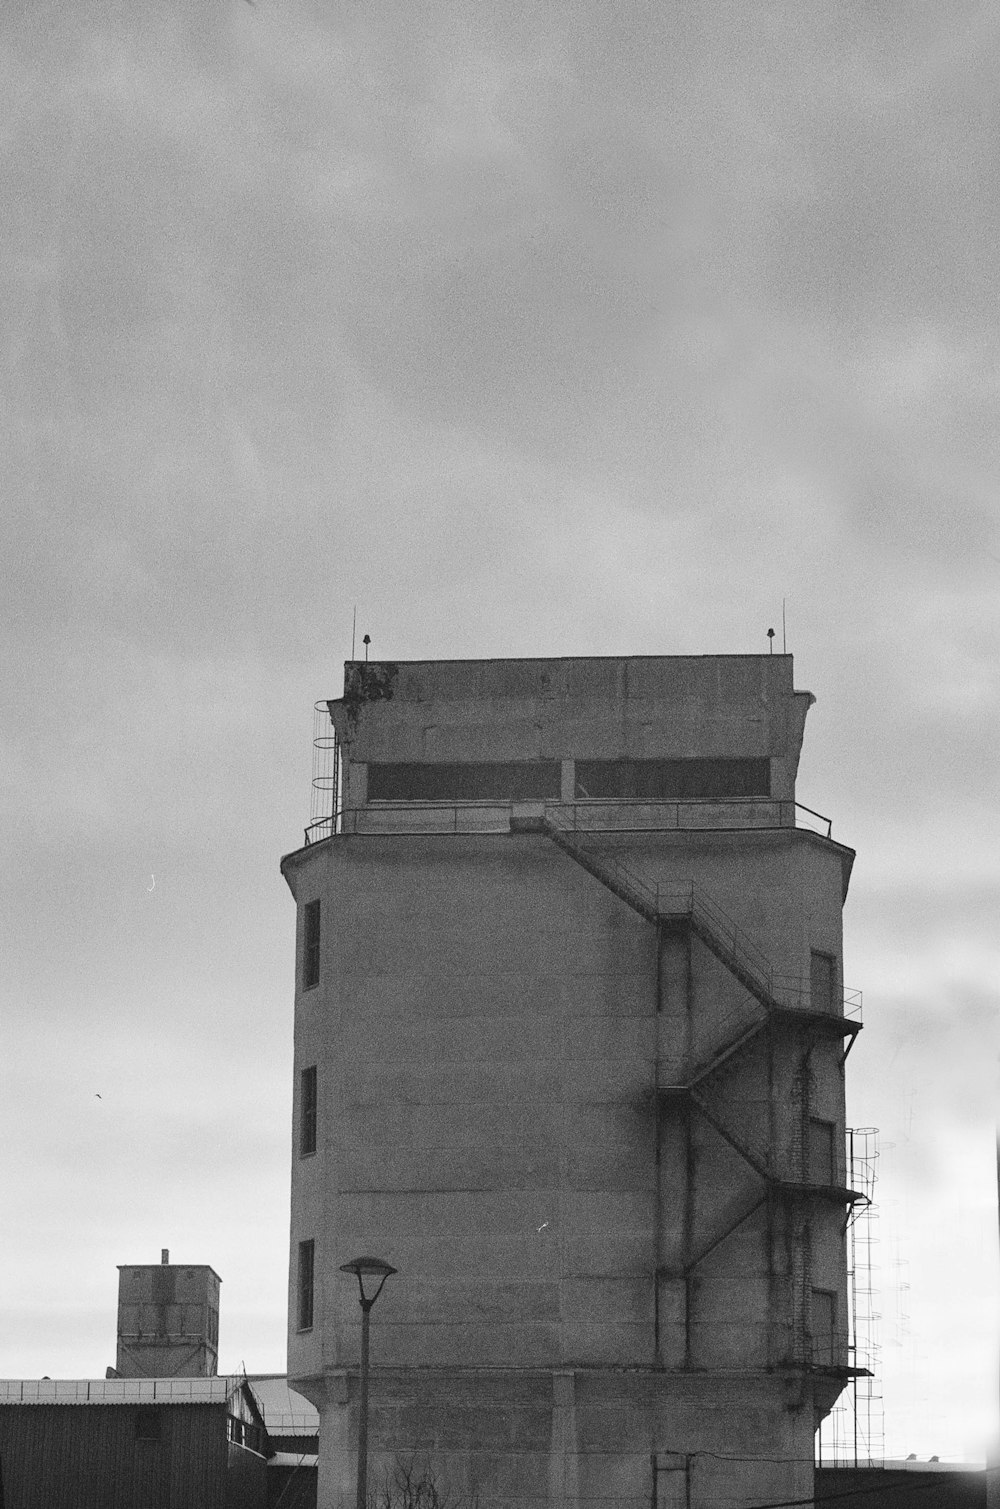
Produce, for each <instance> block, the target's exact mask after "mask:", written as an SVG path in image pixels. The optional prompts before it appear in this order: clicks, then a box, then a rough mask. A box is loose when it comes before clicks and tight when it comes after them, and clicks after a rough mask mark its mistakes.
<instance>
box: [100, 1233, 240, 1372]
mask: <svg viewBox="0 0 1000 1509" xmlns="http://www.w3.org/2000/svg"><path fill="white" fill-rule="evenodd" d="M221 1283H222V1280H221V1279H220V1277H219V1275H218V1274H217V1273H216V1272H215V1269H214V1268H209V1267H207V1266H206V1265H205V1264H203V1263H171V1262H170V1253H169V1252H168V1251H167V1249H166V1248H164V1249H163V1252H162V1255H161V1260H160V1262H159V1263H133V1264H120V1265H119V1268H118V1350H117V1356H116V1360H115V1372H116V1373H117V1374H118V1376H119V1377H121V1378H171V1377H180V1378H211V1377H212V1376H213V1375H214V1374H215V1372H216V1369H217V1367H218V1361H219V1288H220V1285H221Z"/></svg>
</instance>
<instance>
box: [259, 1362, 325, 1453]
mask: <svg viewBox="0 0 1000 1509" xmlns="http://www.w3.org/2000/svg"><path fill="white" fill-rule="evenodd" d="M247 1381H248V1382H249V1384H250V1387H251V1388H252V1389H253V1391H254V1395H255V1396H256V1399H257V1403H258V1405H259V1406H260V1412H261V1414H262V1415H263V1416H264V1419H265V1421H266V1422H267V1433H268V1435H269V1436H272V1437H274V1438H278V1437H280V1436H315V1435H318V1434H319V1411H318V1410H317V1409H316V1407H315V1405H313V1404H310V1403H309V1400H308V1399H306V1398H305V1397H304V1396H303V1395H302V1394H297V1393H296V1392H295V1390H294V1389H291V1388H289V1387H288V1380H287V1378H283V1377H269V1378H255V1377H254V1376H253V1375H252V1374H251V1375H250V1377H249V1379H248V1380H247Z"/></svg>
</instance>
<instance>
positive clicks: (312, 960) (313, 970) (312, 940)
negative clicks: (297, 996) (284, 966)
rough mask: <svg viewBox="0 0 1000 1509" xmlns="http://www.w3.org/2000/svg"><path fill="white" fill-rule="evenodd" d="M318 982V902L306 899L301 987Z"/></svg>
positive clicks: (305, 987)
mask: <svg viewBox="0 0 1000 1509" xmlns="http://www.w3.org/2000/svg"><path fill="white" fill-rule="evenodd" d="M318 984H319V902H318V901H307V902H306V906H305V922H304V928H303V941H302V989H303V990H311V989H312V987H313V986H314V985H318Z"/></svg>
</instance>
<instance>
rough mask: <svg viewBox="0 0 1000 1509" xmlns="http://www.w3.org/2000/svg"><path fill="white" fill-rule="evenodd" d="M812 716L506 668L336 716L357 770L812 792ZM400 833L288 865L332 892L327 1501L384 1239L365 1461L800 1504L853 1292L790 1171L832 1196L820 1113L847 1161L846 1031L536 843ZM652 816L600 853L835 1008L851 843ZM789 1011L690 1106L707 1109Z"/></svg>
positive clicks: (606, 665) (347, 1430) (462, 675)
mask: <svg viewBox="0 0 1000 1509" xmlns="http://www.w3.org/2000/svg"><path fill="white" fill-rule="evenodd" d="M807 698H808V694H801V693H799V694H797V693H794V692H793V690H792V679H791V662H790V660H786V659H785V658H783V657H773V658H771V657H745V658H741V657H719V658H717V659H709V658H707V657H706V659H704V660H690V661H688V660H683V661H670V662H666V661H659V662H656V661H649V662H646V661H629V662H622V661H608V662H603V661H587V662H525V663H489V662H484V663H473V664H472V665H470V666H467V667H459V668H457V669H456V667H455V666H453V665H447V664H445V665H440V666H401V667H399V668H398V671H397V673H396V675H395V677H394V678H393V697H392V699H389V700H386V699H382V700H379V701H376V702H373V703H372V704H370V705H365V706H362V707H361V708H360V709H359V710H357V709H356V710H355V711H356V716H353V715H352V716H350V717H349V716H348V713H347V711H345V710H344V709H343V708H341V709H340V710H339V711H338V717H339V718H340V720H341V727H342V732H343V733H344V735H345V737H347V739H348V740H349V750H348V761H349V763H350V761H352V760H353V761H354V762H355V767H356V769H358V770H360V769H361V768H362V766H363V764H364V762H365V761H366V760H371V759H376V758H378V759H383V760H388V759H398V760H403V759H428V758H441V759H460V758H468V759H472V758H478V759H490V758H497V759H499V758H505V757H511V758H514V757H518V758H529V757H535V756H540V755H546V756H549V755H551V756H552V757H555V756H559V757H560V758H563V757H566V755H567V751H568V752H569V754H571V755H572V754H579V755H581V756H582V755H583V754H586V755H590V756H593V757H597V756H598V755H604V754H607V755H608V756H609V757H611V756H616V755H619V754H621V753H622V752H623V751H624V752H626V753H636V752H639V753H648V752H655V753H659V754H664V755H673V754H692V755H704V754H711V755H726V754H744V753H746V754H759V753H761V752H762V751H763V752H767V753H768V754H769V755H770V757H771V758H772V761H778V762H781V761H784V764H783V765H782V766H781V769H782V770H783V772H784V774H783V775H782V776H781V781H782V782H783V783H784V793H785V794H786V795H789V796H791V795H793V794H794V784H793V783H794V769H795V763H796V761H797V758H798V750H799V744H800V741H801V732H802V721H803V717H804V712H805V707H806V704H807ZM362 789H363V788H362V787H361V786H358V787H357V790H359V791H361V790H362ZM627 805H628V804H624V803H623V804H621V807H622V810H623V811H624V810H625V808H626V807H627ZM739 810H740V809H739V807H738V804H735V805H734V812H735V813H736V816H737V818H738V813H739ZM503 815H504V814H503V813H501V814H500V816H501V817H503ZM508 816H509V814H508ZM403 818H404V815H403V814H401V815H400V817H399V822H400V827H401V828H402V829H403V830H404V831H401V832H399V833H395V834H393V833H381V834H379V833H375V834H360V833H344V834H340V835H338V836H337V837H335V838H333V839H331V840H328V841H327V842H324V843H320V844H317V845H316V846H315V847H313V848H312V849H306V850H302V851H299V852H298V853H297V854H295V855H292V856H290V857H289V858H288V860H286V862H285V865H284V872H285V875H286V878H287V880H288V882H289V884H290V886H291V888H292V891H293V894H294V895H295V898H296V901H297V904H298V909H299V916H300V931H301V917H302V913H303V909H304V906H305V904H306V903H307V902H309V901H312V900H315V899H319V900H320V902H321V909H322V919H323V921H322V954H321V969H320V982H319V984H318V985H317V986H316V987H315V988H313V989H310V990H302V989H301V988H299V989H298V990H297V996H296V1028H295V1065H296V1092H298V1085H299V1075H300V1072H301V1070H302V1069H303V1068H306V1067H309V1066H310V1065H314V1064H315V1065H316V1066H317V1071H318V1098H319V1115H318V1142H317V1148H316V1151H315V1153H312V1154H310V1155H308V1156H302V1157H300V1156H296V1157H295V1158H294V1160H293V1180H292V1231H291V1248H292V1263H291V1273H290V1295H289V1299H290V1316H291V1317H292V1320H291V1329H290V1334H289V1374H290V1377H291V1379H292V1381H293V1383H294V1385H295V1387H296V1388H299V1389H300V1390H301V1391H302V1392H304V1393H306V1394H308V1396H309V1397H310V1398H312V1399H313V1401H314V1402H315V1403H316V1404H317V1406H318V1408H319V1409H320V1411H321V1421H322V1423H321V1442H322V1444H321V1465H320V1480H319V1495H318V1503H319V1504H320V1505H321V1506H322V1509H329V1506H332V1505H334V1504H338V1503H341V1502H344V1503H348V1502H350V1499H351V1497H352V1494H353V1488H352V1483H353V1476H352V1475H353V1450H354V1445H353V1443H354V1441H355V1439H356V1436H355V1432H356V1419H355V1408H356V1373H355V1369H356V1366H357V1359H358V1349H359V1320H360V1312H359V1307H358V1303H357V1292H356V1286H355V1284H354V1280H353V1279H347V1278H346V1277H345V1276H344V1275H342V1274H340V1273H339V1271H338V1269H339V1265H340V1264H341V1263H343V1262H345V1261H346V1260H348V1259H349V1258H352V1257H354V1256H356V1255H358V1254H360V1253H368V1252H372V1253H376V1254H378V1255H379V1256H381V1257H384V1258H386V1259H388V1260H389V1261H390V1262H391V1263H393V1264H394V1265H395V1266H396V1267H398V1268H399V1270H400V1273H399V1275H398V1276H397V1277H396V1278H394V1279H391V1280H390V1281H389V1283H388V1285H387V1286H386V1288H385V1291H384V1293H383V1295H382V1297H381V1298H380V1299H379V1301H378V1305H377V1307H376V1309H375V1311H374V1312H373V1324H372V1362H373V1367H374V1369H375V1373H374V1376H373V1385H372V1437H371V1443H372V1452H373V1472H377V1471H380V1470H381V1471H384V1470H388V1469H389V1468H391V1466H392V1464H393V1462H394V1461H395V1459H396V1456H397V1454H400V1453H401V1454H403V1455H404V1456H405V1455H406V1454H409V1457H410V1458H413V1457H414V1454H419V1453H421V1452H422V1453H424V1454H425V1455H426V1456H427V1460H428V1461H429V1462H431V1463H432V1464H433V1469H434V1471H435V1472H436V1473H438V1474H439V1475H441V1477H442V1480H444V1479H447V1481H448V1484H449V1485H450V1486H451V1487H452V1488H453V1490H454V1492H456V1493H457V1494H460V1495H462V1496H464V1497H465V1498H467V1499H468V1498H470V1497H472V1496H476V1497H478V1499H479V1503H480V1506H481V1509H486V1506H487V1505H493V1504H496V1505H497V1506H499V1505H500V1504H513V1503H520V1502H526V1501H529V1500H533V1501H538V1502H545V1503H558V1504H570V1503H572V1504H580V1503H589V1502H591V1501H592V1502H594V1503H595V1504H596V1503H598V1502H600V1503H602V1504H608V1505H610V1504H612V1503H613V1504H615V1505H625V1504H633V1503H634V1504H636V1505H638V1504H639V1503H640V1502H641V1503H643V1504H649V1503H651V1502H655V1503H657V1504H658V1505H659V1506H664V1505H667V1506H671V1505H673V1504H675V1503H676V1504H678V1505H679V1504H685V1506H686V1509H689V1506H690V1505H708V1504H711V1505H723V1504H725V1505H732V1506H736V1505H745V1504H752V1503H756V1502H763V1501H767V1500H768V1499H780V1498H782V1497H789V1498H794V1497H805V1496H807V1495H808V1493H809V1491H810V1489H811V1479H812V1470H811V1458H812V1435H813V1426H814V1409H815V1408H820V1409H825V1408H828V1407H829V1404H830V1403H831V1402H832V1399H833V1398H834V1397H835V1395H836V1393H837V1391H838V1390H839V1381H836V1380H832V1381H831V1380H830V1379H828V1378H817V1377H816V1376H815V1375H814V1374H812V1373H811V1372H810V1371H809V1369H808V1363H809V1355H810V1346H811V1336H810V1310H809V1306H810V1294H811V1291H812V1289H813V1288H820V1289H828V1290H831V1291H833V1292H834V1293H835V1294H836V1295H837V1297H838V1301H839V1317H838V1324H839V1325H840V1326H841V1329H842V1325H843V1321H844V1319H845V1317H846V1291H845V1283H846V1277H845V1263H844V1248H843V1236H842V1227H843V1217H844V1207H843V1204H842V1203H841V1204H840V1205H839V1206H838V1205H837V1204H836V1202H834V1201H831V1200H826V1201H825V1202H824V1201H823V1200H816V1199H812V1198H806V1197H804V1196H802V1197H799V1196H796V1197H794V1198H793V1197H790V1196H788V1195H787V1194H783V1193H782V1192H781V1190H780V1188H779V1183H780V1181H785V1182H788V1183H798V1184H799V1185H801V1184H803V1183H804V1182H806V1180H807V1175H808V1169H807V1166H806V1155H805V1148H806V1145H807V1142H808V1127H809V1121H810V1118H811V1117H812V1118H821V1119H823V1120H826V1121H829V1122H832V1123H833V1124H834V1127H835V1131H836V1138H837V1139H838V1141H839V1142H840V1143H842V1140H843V1129H844V1107H843V1076H842V1068H841V1056H842V1053H843V1040H842V1037H841V1036H840V1035H839V1034H838V1033H837V1032H836V1031H834V1032H833V1033H832V1034H827V1033H825V1032H824V1031H820V1030H817V1029H814V1028H813V1027H809V1026H807V1025H806V1024H805V1018H801V1012H800V1018H801V1020H799V1021H789V1020H786V1019H785V1018H784V1017H783V1018H782V1020H781V1022H778V1020H777V1018H775V1017H772V1015H769V1014H768V1012H767V1011H766V1010H764V1009H763V1008H762V1007H761V1004H760V1002H759V1001H758V1000H757V999H756V998H755V996H754V995H753V993H752V991H751V990H750V989H749V988H748V986H747V984H746V983H745V981H744V980H742V979H741V978H740V977H739V975H738V972H737V973H734V971H733V968H732V967H731V966H730V965H728V964H727V963H725V962H723V960H721V959H720V958H719V957H718V950H716V949H714V948H713V946H711V944H710V943H709V942H706V941H705V937H704V936H702V935H699V934H698V933H697V932H696V931H694V930H692V928H691V926H690V925H688V923H685V922H684V920H683V919H682V918H681V919H679V920H678V922H677V925H676V926H675V925H673V924H672V923H670V922H669V921H668V922H665V923H664V925H663V926H661V927H659V928H658V927H656V926H654V925H652V924H651V923H650V922H649V921H648V920H645V919H644V918H643V917H642V916H640V915H639V913H638V912H637V911H636V910H635V909H633V907H631V906H629V905H628V904H627V903H626V902H625V901H624V900H622V899H621V898H620V896H618V895H615V894H614V893H613V891H612V889H610V888H609V886H608V884H605V883H602V881H601V879H600V878H596V877H595V875H594V874H592V873H588V870H587V869H586V868H585V867H584V865H583V864H582V863H580V862H578V861H577V859H575V858H574V857H573V854H572V853H567V852H565V851H564V849H563V848H560V847H558V846H557V844H556V843H555V842H554V841H553V840H552V838H551V837H549V836H547V834H546V833H545V832H544V831H538V832H522V831H516V832H510V831H508V832H505V833H499V832H491V833H465V834H463V833H461V832H459V833H453V834H449V833H444V834H441V835H427V834H421V833H419V832H414V831H405V829H406V823H405V821H404V820H403ZM393 820H395V819H393ZM619 826H626V827H627V822H626V823H622V824H619ZM644 827H645V831H631V832H618V833H611V832H607V833H605V834H603V835H598V836H594V835H590V836H589V837H588V843H589V844H590V846H591V849H592V851H593V852H594V853H595V854H596V855H597V857H598V861H599V863H604V862H606V861H608V860H613V859H618V860H624V861H625V862H626V863H627V865H628V866H629V868H630V869H631V870H632V871H634V872H635V873H637V874H639V875H641V876H642V878H643V880H644V882H645V883H646V884H647V885H648V886H652V887H654V888H655V887H656V886H657V885H660V886H661V887H664V888H666V887H670V886H674V885H678V884H679V883H682V882H683V883H684V885H686V886H691V885H693V886H694V887H695V888H696V890H697V892H698V894H699V895H703V896H704V897H706V898H708V900H709V902H710V903H711V908H712V910H711V915H712V916H713V917H714V918H715V919H716V922H717V923H718V926H720V927H721V928H722V929H723V931H727V935H728V933H730V932H731V931H732V930H733V929H735V930H736V932H737V933H738V934H739V939H738V941H739V944H740V946H741V947H743V946H745V947H746V949H747V950H748V954H749V956H752V957H753V958H754V959H756V960H758V961H760V960H761V959H762V960H763V966H762V967H763V968H764V969H765V970H768V969H771V970H773V971H775V972H776V973H777V974H778V975H779V976H781V977H782V978H783V980H784V986H783V988H787V992H788V999H789V1000H790V1001H791V1002H793V1003H794V1004H795V1005H796V1006H797V1007H800V1008H801V1009H802V1010H803V1011H808V1009H809V1006H810V995H809V976H810V953H811V951H812V950H814V949H819V950H821V951H823V952H825V953H829V954H832V955H833V956H834V958H835V959H836V960H837V961H838V964H837V968H838V971H839V960H840V956H841V923H840V913H841V906H842V900H843V894H844V890H845V883H846V874H847V873H848V871H849V859H850V857H851V856H850V854H849V851H845V850H843V849H841V848H839V847H838V846H837V845H835V844H832V843H830V842H829V841H827V840H826V839H822V838H817V837H816V836H814V835H812V834H807V833H803V832H800V831H796V830H794V829H790V828H787V827H781V826H780V825H779V826H778V827H776V828H774V829H767V828H760V827H748V828H746V829H738V830H737V831H733V832H712V833H705V832H700V831H684V832H679V831H674V832H652V831H649V827H648V824H645V825H644ZM719 908H721V912H720V911H719V910H718V909H719ZM299 957H301V936H300V940H299ZM838 979H839V975H838ZM298 985H299V986H301V971H300V972H299V977H298ZM776 988H777V987H776ZM762 1018H764V1019H766V1023H767V1030H766V1031H764V1030H762V1031H760V1032H759V1033H757V1035H756V1036H754V1037H752V1039H748V1040H747V1042H746V1043H745V1045H744V1046H742V1047H741V1048H740V1049H739V1051H738V1052H735V1053H734V1054H733V1055H732V1056H731V1057H729V1058H727V1059H726V1061H725V1063H724V1065H722V1066H718V1065H717V1066H715V1067H714V1068H713V1069H712V1072H711V1073H710V1074H708V1075H707V1077H706V1078H705V1079H704V1081H703V1082H700V1083H699V1089H698V1095H699V1101H698V1103H697V1104H696V1103H695V1101H694V1099H693V1098H692V1096H691V1094H690V1092H688V1091H686V1090H685V1089H684V1086H686V1085H688V1084H690V1082H691V1081H692V1079H693V1078H696V1077H697V1073H699V1072H700V1071H701V1070H703V1069H707V1068H708V1067H709V1066H711V1065H713V1063H714V1059H715V1057H717V1056H718V1054H719V1051H720V1049H721V1048H724V1047H725V1046H726V1045H727V1044H729V1043H730V1042H731V1041H732V1040H734V1039H735V1038H736V1037H738V1036H740V1034H741V1033H742V1032H744V1031H745V1030H747V1029H749V1028H750V1027H751V1026H753V1024H754V1023H761V1021H762ZM835 1025H836V1024H835ZM297 1118H298V1106H296V1124H297ZM744 1218H745V1219H744ZM304 1240H312V1241H313V1242H315V1246H316V1296H315V1304H316V1308H315V1317H314V1324H313V1325H312V1327H311V1328H310V1329H309V1330H307V1331H304V1332H299V1331H298V1330H297V1329H296V1325H295V1316H296V1305H295V1298H296V1296H295V1288H296V1273H295V1270H296V1261H295V1258H296V1253H297V1248H298V1244H299V1242H300V1241H304ZM694 1259H698V1261H694ZM654 1483H655V1485H656V1494H655V1498H654Z"/></svg>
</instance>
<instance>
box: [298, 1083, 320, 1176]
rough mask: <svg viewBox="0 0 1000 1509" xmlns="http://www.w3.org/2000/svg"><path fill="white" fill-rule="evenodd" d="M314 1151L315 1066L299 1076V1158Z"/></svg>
mask: <svg viewBox="0 0 1000 1509" xmlns="http://www.w3.org/2000/svg"><path fill="white" fill-rule="evenodd" d="M315 1151H316V1065H315V1064H311V1065H310V1067H309V1068H308V1069H303V1070H302V1073H301V1075H300V1076H299V1157H300V1158H303V1157H305V1155H306V1153H314V1152H315Z"/></svg>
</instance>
